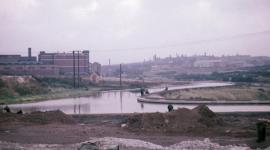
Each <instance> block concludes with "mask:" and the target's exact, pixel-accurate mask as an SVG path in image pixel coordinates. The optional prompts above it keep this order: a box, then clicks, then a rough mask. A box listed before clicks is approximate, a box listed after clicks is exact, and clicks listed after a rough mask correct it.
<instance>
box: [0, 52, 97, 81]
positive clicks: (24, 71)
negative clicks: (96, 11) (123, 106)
mask: <svg viewBox="0 0 270 150" xmlns="http://www.w3.org/2000/svg"><path fill="white" fill-rule="evenodd" d="M93 73H94V74H96V75H98V76H100V75H101V65H100V64H99V63H97V62H94V63H90V60H89V51H88V50H83V51H73V52H68V53H66V52H61V53H59V52H57V53H47V52H45V51H41V52H40V53H39V54H38V58H37V57H35V56H32V55H31V48H28V56H21V55H0V74H2V75H34V76H41V77H58V76H73V75H74V74H75V75H80V76H90V75H91V74H93Z"/></svg>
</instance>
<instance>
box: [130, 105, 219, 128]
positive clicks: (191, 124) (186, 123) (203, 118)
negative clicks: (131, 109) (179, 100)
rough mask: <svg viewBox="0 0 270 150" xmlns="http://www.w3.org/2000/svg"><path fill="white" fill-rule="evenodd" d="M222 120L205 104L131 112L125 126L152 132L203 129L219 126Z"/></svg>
mask: <svg viewBox="0 0 270 150" xmlns="http://www.w3.org/2000/svg"><path fill="white" fill-rule="evenodd" d="M222 124H223V121H222V119H221V118H220V117H218V116H217V115H216V114H215V113H214V112H212V111H211V110H210V109H209V108H208V107H207V106H205V105H200V106H198V107H196V108H194V109H187V108H179V109H177V110H174V111H172V112H167V113H159V112H157V113H145V114H133V115H132V116H130V117H129V118H128V121H127V128H128V129H130V130H134V131H136V130H143V131H153V132H189V131H193V132H194V131H203V130H205V129H208V128H211V127H215V126H220V125H222Z"/></svg>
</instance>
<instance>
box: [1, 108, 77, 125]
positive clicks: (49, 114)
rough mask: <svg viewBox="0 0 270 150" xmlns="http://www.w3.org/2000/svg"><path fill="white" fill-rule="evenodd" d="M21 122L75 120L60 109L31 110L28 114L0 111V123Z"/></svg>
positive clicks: (65, 121)
mask: <svg viewBox="0 0 270 150" xmlns="http://www.w3.org/2000/svg"><path fill="white" fill-rule="evenodd" d="M11 122H13V123H14V122H23V123H33V124H49V123H63V124H74V123H76V122H75V120H74V119H73V118H72V117H71V116H69V115H66V114H64V113H63V112H62V111H60V110H56V111H46V112H40V111H37V112H32V113H30V114H16V113H0V123H1V124H4V123H11Z"/></svg>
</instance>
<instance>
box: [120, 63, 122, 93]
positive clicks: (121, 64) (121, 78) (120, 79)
mask: <svg viewBox="0 0 270 150" xmlns="http://www.w3.org/2000/svg"><path fill="white" fill-rule="evenodd" d="M120 87H121V88H122V64H120Z"/></svg>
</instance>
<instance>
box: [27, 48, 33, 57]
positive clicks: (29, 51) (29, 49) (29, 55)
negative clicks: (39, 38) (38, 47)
mask: <svg viewBox="0 0 270 150" xmlns="http://www.w3.org/2000/svg"><path fill="white" fill-rule="evenodd" d="M28 57H29V58H31V57H32V56H31V48H30V47H29V48H28Z"/></svg>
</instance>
